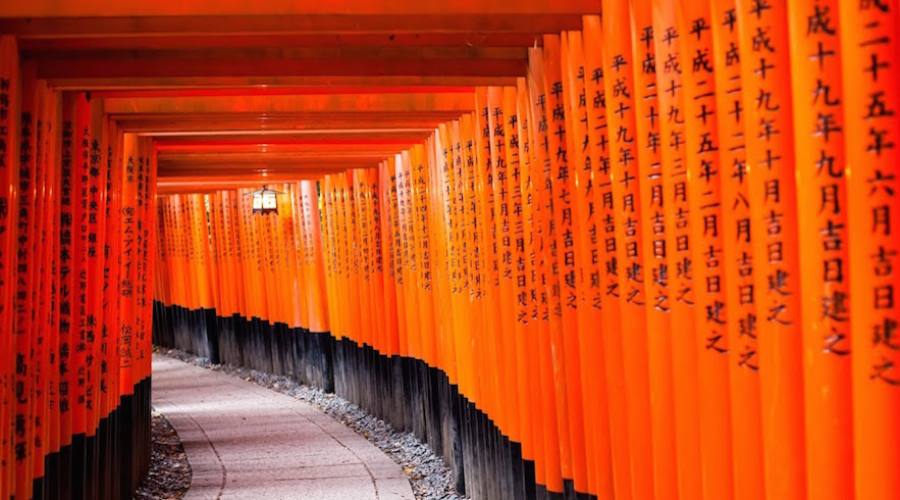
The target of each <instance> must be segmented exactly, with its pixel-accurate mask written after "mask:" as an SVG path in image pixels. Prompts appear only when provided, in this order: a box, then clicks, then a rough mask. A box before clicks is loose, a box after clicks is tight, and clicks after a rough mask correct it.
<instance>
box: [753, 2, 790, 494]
mask: <svg viewBox="0 0 900 500" xmlns="http://www.w3.org/2000/svg"><path fill="white" fill-rule="evenodd" d="M736 11H737V21H738V25H739V29H740V53H741V56H740V57H741V80H742V94H743V108H744V112H745V113H746V117H745V120H744V138H745V144H746V147H747V165H746V166H747V181H748V194H749V197H748V198H749V202H750V213H751V220H752V228H751V230H750V237H751V240H752V245H753V278H754V280H753V286H754V291H755V292H756V294H757V296H756V313H757V318H758V331H759V337H758V350H759V367H760V394H761V408H762V409H763V412H762V430H763V435H762V437H763V440H762V443H763V448H764V450H765V451H764V460H763V464H764V471H765V492H766V496H767V497H771V498H803V497H804V496H805V495H806V481H805V477H806V456H805V432H804V429H803V423H804V407H803V365H802V361H803V358H802V342H801V341H802V338H801V329H800V326H801V311H800V286H799V285H800V276H799V267H798V264H799V262H798V251H797V243H798V240H797V205H796V203H797V201H796V180H795V178H794V167H795V158H794V140H793V134H792V133H791V131H792V130H793V114H792V110H793V106H792V103H791V95H790V75H791V73H790V58H789V46H788V30H787V11H786V5H785V2H769V1H768V0H738V1H737V2H736Z"/></svg>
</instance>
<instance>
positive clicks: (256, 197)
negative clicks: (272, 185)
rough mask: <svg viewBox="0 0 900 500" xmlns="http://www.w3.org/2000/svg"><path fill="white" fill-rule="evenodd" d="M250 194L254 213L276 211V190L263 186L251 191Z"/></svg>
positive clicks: (271, 212)
mask: <svg viewBox="0 0 900 500" xmlns="http://www.w3.org/2000/svg"><path fill="white" fill-rule="evenodd" d="M251 195H252V196H253V204H252V207H253V213H254V214H263V215H265V214H277V213H278V191H275V190H274V189H269V188H268V187H266V186H263V187H262V189H260V190H258V191H254V192H252V193H251Z"/></svg>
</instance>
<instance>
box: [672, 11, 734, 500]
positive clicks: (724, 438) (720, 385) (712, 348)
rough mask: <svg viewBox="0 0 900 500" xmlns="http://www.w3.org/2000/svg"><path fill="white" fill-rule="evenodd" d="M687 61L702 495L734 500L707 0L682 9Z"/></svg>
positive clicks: (684, 78)
mask: <svg viewBox="0 0 900 500" xmlns="http://www.w3.org/2000/svg"><path fill="white" fill-rule="evenodd" d="M676 10H677V18H678V25H679V31H680V33H682V35H683V36H682V38H681V42H680V43H681V54H682V61H684V64H685V66H684V68H683V70H682V74H681V76H682V83H683V85H684V88H683V91H684V99H683V102H684V113H685V116H686V117H687V118H688V120H689V121H690V126H687V127H685V154H686V160H687V178H688V179H689V182H688V193H687V196H688V204H689V210H690V216H689V221H690V226H691V233H690V242H691V256H692V260H691V263H692V266H691V267H692V272H693V278H694V280H693V285H694V290H695V294H694V300H695V307H694V318H695V328H696V336H695V339H694V343H695V346H697V347H699V351H698V352H699V355H698V357H697V370H698V377H699V378H698V380H700V381H702V383H700V384H699V386H698V387H699V397H698V399H699V406H698V411H699V419H698V420H699V425H700V426H701V428H702V429H703V431H702V432H700V433H699V435H698V436H697V439H698V441H699V444H700V460H701V463H700V471H701V473H700V476H701V477H703V478H704V481H703V482H702V485H701V487H702V490H701V491H699V492H697V493H696V495H698V496H702V497H704V498H723V499H728V498H731V495H732V490H733V481H732V446H731V411H730V406H731V397H730V390H729V389H730V388H729V378H728V375H729V367H728V345H729V344H728V338H727V332H726V322H727V307H726V298H725V279H724V265H725V263H724V253H723V243H724V230H723V229H724V228H723V221H722V196H721V195H722V191H721V183H722V177H723V175H722V164H721V163H720V152H721V150H720V141H719V130H718V120H719V119H727V118H721V117H720V114H719V108H718V105H717V102H716V91H717V87H716V78H715V70H714V64H715V63H714V60H715V57H714V55H713V50H714V49H713V38H712V24H713V20H712V17H711V14H710V7H709V5H708V4H707V3H705V2H693V1H691V0H682V1H680V2H679V3H678V4H677V6H676Z"/></svg>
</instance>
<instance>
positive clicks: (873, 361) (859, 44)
mask: <svg viewBox="0 0 900 500" xmlns="http://www.w3.org/2000/svg"><path fill="white" fill-rule="evenodd" d="M839 8H840V40H841V46H840V48H841V54H842V56H843V57H842V60H841V63H842V66H843V71H842V72H843V75H844V80H843V83H844V88H845V89H846V92H844V96H843V100H844V121H845V122H846V124H847V125H846V127H845V128H844V130H843V135H844V137H845V145H846V150H845V155H846V156H845V158H846V162H847V168H846V170H845V175H846V176H847V180H846V187H847V189H846V191H847V203H848V206H847V221H848V229H847V240H846V242H847V243H848V245H849V271H850V303H851V306H850V317H851V318H852V320H851V334H850V336H851V339H852V340H851V342H852V357H853V361H852V363H853V365H852V380H853V389H852V390H853V403H854V405H853V422H854V428H853V431H854V432H853V439H854V452H855V453H854V459H855V484H856V498H860V499H862V498H871V499H873V500H888V499H890V498H892V497H895V496H896V492H897V491H900V477H898V475H897V474H895V473H894V471H893V470H892V467H891V466H887V465H886V464H895V463H898V462H900V447H898V446H896V443H897V442H898V440H900V428H898V427H897V425H896V415H897V412H898V411H900V330H898V324H900V306H898V302H897V298H898V295H897V294H898V287H900V271H898V265H900V261H898V255H900V237H898V235H897V228H898V227H900V192H898V191H900V185H898V167H897V166H898V165H900V149H898V147H900V119H898V113H900V109H898V107H900V66H898V65H900V60H898V57H900V41H898V39H897V37H898V36H900V12H898V9H900V6H898V4H897V2H896V1H889V0H865V1H859V2H840V5H839ZM832 20H833V18H832ZM832 64H833V63H832ZM851 89H852V91H851ZM821 98H824V96H822V97H821ZM821 98H820V99H821ZM829 257H830V256H829Z"/></svg>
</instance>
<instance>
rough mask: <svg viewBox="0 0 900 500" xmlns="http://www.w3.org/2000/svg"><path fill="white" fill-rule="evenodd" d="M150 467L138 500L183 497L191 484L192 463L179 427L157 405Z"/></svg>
mask: <svg viewBox="0 0 900 500" xmlns="http://www.w3.org/2000/svg"><path fill="white" fill-rule="evenodd" d="M152 427H153V437H152V442H153V444H152V449H151V451H150V470H149V471H148V472H147V476H146V477H144V480H143V481H141V485H140V486H138V489H137V491H135V492H134V498H135V500H180V499H181V498H183V497H184V494H185V493H186V492H187V490H188V488H189V487H190V486H191V466H190V464H189V463H188V459H187V455H186V454H185V453H184V446H182V445H181V439H179V437H178V433H176V432H175V429H173V428H172V426H171V425H169V421H168V420H166V417H164V416H163V415H162V414H161V413H159V412H158V411H156V409H155V408H154V409H153V424H152Z"/></svg>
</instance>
